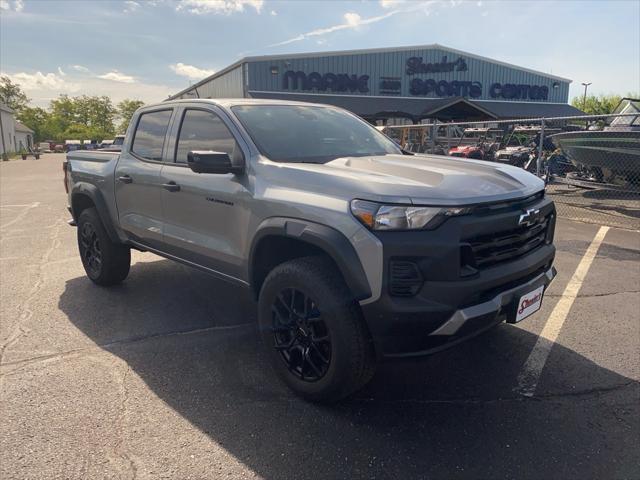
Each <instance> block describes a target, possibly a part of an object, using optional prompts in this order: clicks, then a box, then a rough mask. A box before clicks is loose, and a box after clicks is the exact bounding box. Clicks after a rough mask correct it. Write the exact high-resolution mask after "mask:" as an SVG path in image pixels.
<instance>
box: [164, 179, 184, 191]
mask: <svg viewBox="0 0 640 480" xmlns="http://www.w3.org/2000/svg"><path fill="white" fill-rule="evenodd" d="M162 188H164V189H165V190H169V191H170V192H178V191H180V185H178V184H177V183H176V182H173V181H172V182H169V183H163V184H162Z"/></svg>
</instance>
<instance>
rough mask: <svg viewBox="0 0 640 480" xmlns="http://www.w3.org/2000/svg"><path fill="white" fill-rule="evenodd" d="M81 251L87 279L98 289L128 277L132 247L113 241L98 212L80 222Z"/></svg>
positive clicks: (83, 215)
mask: <svg viewBox="0 0 640 480" xmlns="http://www.w3.org/2000/svg"><path fill="white" fill-rule="evenodd" d="M78 249H79V250H80V257H81V259H82V265H83V266H84V270H85V272H86V273H87V276H88V277H89V278H90V279H91V280H92V281H93V282H94V283H97V284H98V285H103V286H109V285H115V284H117V283H120V282H122V281H123V280H124V279H125V278H126V277H127V275H128V274H129V266H130V265H131V252H130V249H129V247H127V246H126V245H122V244H119V243H114V242H112V241H111V239H110V238H109V235H108V234H107V231H106V230H105V228H104V225H102V221H101V220H100V216H99V215H98V212H97V211H96V209H95V208H87V209H85V210H83V211H82V213H81V214H80V216H79V218H78Z"/></svg>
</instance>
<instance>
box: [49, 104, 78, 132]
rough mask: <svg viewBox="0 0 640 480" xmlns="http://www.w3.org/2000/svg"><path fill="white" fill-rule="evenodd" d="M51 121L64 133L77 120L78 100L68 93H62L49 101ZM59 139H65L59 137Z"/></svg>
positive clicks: (57, 129)
mask: <svg viewBox="0 0 640 480" xmlns="http://www.w3.org/2000/svg"><path fill="white" fill-rule="evenodd" d="M49 112H50V114H51V123H52V126H53V127H54V128H55V130H56V131H57V132H59V134H62V132H64V131H65V130H66V129H67V128H69V126H70V125H72V124H74V123H77V121H76V102H75V101H74V99H73V98H71V97H69V96H68V95H60V96H59V97H58V98H56V99H54V100H51V102H50V103H49ZM58 140H63V139H62V138H59V139H58Z"/></svg>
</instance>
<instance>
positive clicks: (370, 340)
mask: <svg viewBox="0 0 640 480" xmlns="http://www.w3.org/2000/svg"><path fill="white" fill-rule="evenodd" d="M64 171H65V186H66V189H67V191H68V198H69V210H70V212H71V214H72V216H73V219H72V220H70V223H71V224H72V225H76V226H77V232H78V247H79V250H80V256H81V258H82V263H83V265H84V269H85V271H86V274H87V276H88V277H89V278H90V279H91V280H92V281H93V282H94V283H96V284H98V285H101V286H109V285H114V284H117V283H119V282H122V281H123V280H124V279H125V277H126V276H127V274H128V272H129V265H130V249H132V248H133V249H137V250H141V251H150V252H153V253H156V254H158V255H161V256H163V257H166V258H169V259H173V260H176V261H178V262H182V263H184V264H187V265H190V266H192V267H195V268H198V269H200V270H203V271H205V272H208V273H210V274H212V275H214V276H216V277H218V278H219V279H222V280H226V281H228V282H232V283H234V284H236V285H238V287H239V288H248V289H250V291H251V292H252V293H253V295H254V296H255V298H256V300H257V308H258V327H259V334H260V335H261V337H262V338H263V339H264V343H265V346H266V349H267V350H268V355H269V358H270V360H271V362H272V363H273V366H274V368H275V371H276V372H277V374H278V375H279V376H280V377H281V379H282V380H283V381H284V382H285V383H286V384H287V385H288V386H289V387H290V388H291V389H292V390H293V391H294V392H296V393H297V394H299V395H301V396H302V397H304V398H306V399H310V400H313V401H335V400H338V399H341V398H343V397H346V396H348V395H350V394H351V393H353V392H355V391H356V390H358V389H359V388H360V387H362V386H363V385H364V384H366V383H367V382H368V381H369V380H370V379H371V377H372V376H373V374H374V372H375V367H376V364H377V363H378V362H379V361H380V360H381V359H384V358H391V357H406V356H414V355H424V354H430V353H433V352H436V351H439V350H442V349H445V348H448V347H451V346H453V345H455V344H457V343H459V342H460V341H462V340H464V339H467V338H469V337H472V336H474V335H476V334H478V333H480V332H482V331H485V330H487V329H489V328H491V327H492V326H494V325H497V324H498V323H500V322H503V321H507V322H511V323H515V322H518V321H520V320H522V319H523V318H525V317H527V316H528V315H530V314H532V313H533V312H535V311H536V310H538V308H539V307H540V304H541V301H542V296H543V294H544V290H545V288H546V286H547V285H548V284H549V283H550V282H551V281H552V280H553V278H554V276H555V273H556V272H555V269H554V267H553V260H554V255H555V247H554V245H553V235H554V227H555V218H556V215H555V207H554V204H553V202H552V201H551V200H550V199H548V198H547V197H546V196H545V192H544V183H543V182H542V181H541V180H540V179H538V178H537V177H535V176H533V175H531V174H530V173H527V172H526V171H524V170H522V169H519V168H515V167H511V166H509V165H499V164H495V163H488V162H483V161H476V160H468V159H461V158H448V157H442V156H429V155H412V154H410V153H408V152H405V151H403V150H402V149H400V147H398V146H397V145H396V144H395V143H394V142H393V141H391V140H390V139H388V138H387V137H386V136H385V135H383V134H381V133H380V132H379V131H377V130H376V129H375V128H374V127H373V126H371V125H369V124H368V123H367V122H365V121H363V120H361V119H360V118H358V117H357V116H355V115H353V114H351V113H349V112H347V111H345V110H342V109H339V108H335V107H332V106H327V105H316V104H310V103H297V102H285V101H275V100H273V101H271V100H253V99H239V100H232V99H221V100H204V99H202V100H177V101H167V102H163V103H161V104H158V105H154V106H147V107H143V108H141V109H139V110H138V111H137V112H136V113H135V115H134V117H133V119H132V121H131V124H130V126H129V128H128V131H127V133H126V137H125V140H124V144H123V145H122V151H121V152H100V151H94V152H69V154H68V155H67V160H66V162H65V164H64Z"/></svg>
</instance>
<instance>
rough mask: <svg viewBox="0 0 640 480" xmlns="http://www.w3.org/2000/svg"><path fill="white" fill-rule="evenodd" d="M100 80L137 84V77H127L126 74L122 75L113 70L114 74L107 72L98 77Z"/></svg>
mask: <svg viewBox="0 0 640 480" xmlns="http://www.w3.org/2000/svg"><path fill="white" fill-rule="evenodd" d="M98 78H101V79H103V80H111V81H112V82H120V83H135V81H136V79H135V77H132V76H131V75H125V74H124V73H120V72H119V71H118V70H113V71H112V72H107V73H105V74H102V75H98Z"/></svg>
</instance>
